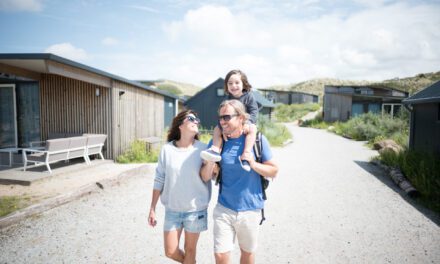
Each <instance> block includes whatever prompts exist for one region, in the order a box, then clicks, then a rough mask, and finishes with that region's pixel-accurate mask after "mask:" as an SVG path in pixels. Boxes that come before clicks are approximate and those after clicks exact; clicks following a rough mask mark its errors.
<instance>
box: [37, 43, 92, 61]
mask: <svg viewBox="0 0 440 264" xmlns="http://www.w3.org/2000/svg"><path fill="white" fill-rule="evenodd" d="M44 52H47V53H53V54H55V55H58V56H61V57H65V58H68V59H71V60H75V61H83V60H86V59H87V58H88V56H87V53H86V52H85V50H83V49H80V48H77V47H75V46H73V45H72V44H70V43H59V44H54V45H52V46H50V47H48V48H47V49H45V50H44Z"/></svg>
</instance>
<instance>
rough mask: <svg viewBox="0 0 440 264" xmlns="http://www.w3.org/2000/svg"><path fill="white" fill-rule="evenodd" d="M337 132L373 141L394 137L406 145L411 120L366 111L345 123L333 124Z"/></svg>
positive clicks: (356, 138) (397, 141) (399, 142)
mask: <svg viewBox="0 0 440 264" xmlns="http://www.w3.org/2000/svg"><path fill="white" fill-rule="evenodd" d="M333 125H334V126H335V131H336V133H337V134H340V135H343V136H347V137H350V138H353V139H355V140H366V141H369V143H373V142H375V141H377V140H378V139H385V138H389V139H393V140H395V141H396V143H398V144H400V145H402V146H406V145H407V141H408V140H407V139H408V135H409V122H408V120H407V119H406V118H404V117H394V118H393V117H391V116H390V115H380V114H373V113H366V114H362V115H359V116H357V117H354V118H352V119H350V120H348V121H347V122H345V123H342V122H337V123H334V124H333Z"/></svg>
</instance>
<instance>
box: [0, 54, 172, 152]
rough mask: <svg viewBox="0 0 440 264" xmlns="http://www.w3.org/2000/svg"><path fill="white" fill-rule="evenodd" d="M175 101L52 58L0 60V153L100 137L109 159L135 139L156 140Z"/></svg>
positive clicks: (13, 56)
mask: <svg viewBox="0 0 440 264" xmlns="http://www.w3.org/2000/svg"><path fill="white" fill-rule="evenodd" d="M178 99H179V98H178V97H177V96H175V95H172V94H169V93H167V92H164V91H159V90H157V89H154V88H151V87H149V86H147V85H143V84H140V83H137V82H134V81H130V80H127V79H125V78H123V77H119V76H116V75H113V74H110V73H107V72H104V71H101V70H98V69H95V68H92V67H89V66H86V65H84V64H80V63H78V62H75V61H72V60H68V59H65V58H62V57H59V56H56V55H53V54H47V53H37V54H0V107H1V111H0V125H1V128H2V131H1V134H0V148H11V147H12V148H24V147H29V144H30V142H32V141H40V140H46V139H48V137H49V135H50V134H51V133H64V134H82V133H97V134H106V135H107V141H106V144H105V146H104V156H105V158H107V159H115V158H116V157H117V156H119V155H120V154H122V153H123V152H124V151H125V150H126V149H127V148H128V147H129V146H130V143H131V142H132V141H133V140H135V139H138V138H147V137H162V135H163V133H164V131H165V128H166V127H168V126H169V125H170V123H171V120H172V119H173V117H174V116H175V115H176V114H177V105H178Z"/></svg>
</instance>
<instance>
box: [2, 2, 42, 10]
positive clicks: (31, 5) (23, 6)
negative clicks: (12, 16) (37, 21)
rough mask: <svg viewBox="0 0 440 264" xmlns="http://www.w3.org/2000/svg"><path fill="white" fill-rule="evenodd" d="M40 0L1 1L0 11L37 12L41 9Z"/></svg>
mask: <svg viewBox="0 0 440 264" xmlns="http://www.w3.org/2000/svg"><path fill="white" fill-rule="evenodd" d="M41 2H42V0H1V1H0V10H4V11H30V12H37V11H40V10H41V9H42V8H43V5H42V3H41Z"/></svg>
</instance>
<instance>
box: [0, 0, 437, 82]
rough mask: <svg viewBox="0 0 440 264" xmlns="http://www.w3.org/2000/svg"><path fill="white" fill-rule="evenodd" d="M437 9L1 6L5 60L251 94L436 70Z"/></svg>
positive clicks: (168, 3)
mask: <svg viewBox="0 0 440 264" xmlns="http://www.w3.org/2000/svg"><path fill="white" fill-rule="evenodd" d="M438 14H440V2H439V1H387V0H370V1H369V0H354V1H338V0H336V1H327V0H305V1H297V0H292V1H259V0H254V1H251V0H244V1H240V0H236V1H226V0H225V1H220V0H218V1H192V0H188V1H179V0H176V1H174V0H163V1H162V0H157V1H156V0H151V1H139V0H133V1H104V0H102V1H101V0H78V1H76V0H72V1H63V0H1V1H0V23H1V25H2V27H0V36H1V41H0V52H1V53H40V52H50V53H54V54H57V55H59V56H62V57H66V58H69V59H72V60H74V61H77V62H81V63H84V64H86V65H88V66H92V67H95V68H98V69H100V70H104V71H107V72H110V73H113V74H116V75H120V76H122V77H125V78H128V79H160V78H165V79H171V80H175V81H181V82H188V83H192V84H195V85H198V86H202V87H204V86H207V85H209V84H210V83H211V82H213V81H215V80H216V79H217V78H218V77H224V75H225V74H226V73H227V72H228V71H229V70H231V69H236V68H239V69H242V70H243V71H244V72H246V73H247V75H248V77H249V80H250V82H251V84H252V85H253V86H254V87H266V86H270V85H276V84H289V83H297V82H301V81H305V80H309V79H314V78H339V79H351V80H384V79H391V78H394V77H408V76H413V75H415V74H417V73H421V72H432V71H439V70H440V16H439V15H438Z"/></svg>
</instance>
